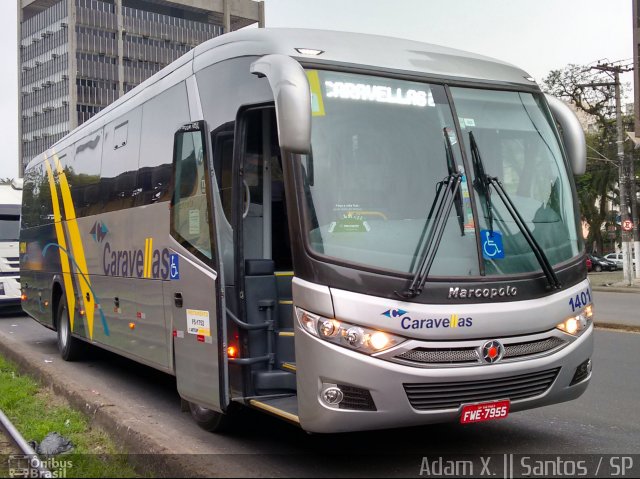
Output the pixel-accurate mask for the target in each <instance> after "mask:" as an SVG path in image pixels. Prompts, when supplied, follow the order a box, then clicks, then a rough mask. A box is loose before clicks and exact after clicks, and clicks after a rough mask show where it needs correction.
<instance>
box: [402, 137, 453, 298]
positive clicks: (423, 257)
mask: <svg viewBox="0 0 640 479" xmlns="http://www.w3.org/2000/svg"><path fill="white" fill-rule="evenodd" d="M448 139H449V137H448V135H447V132H446V131H445V150H447V167H448V170H449V175H448V176H447V177H446V178H444V179H443V180H442V181H439V182H438V183H437V185H436V196H435V198H434V199H433V202H432V203H431V208H430V209H429V214H428V215H427V221H426V222H425V224H424V228H423V229H422V234H421V235H420V239H419V240H418V244H417V246H416V251H415V253H414V255H413V256H414V261H413V262H412V263H411V266H410V269H413V266H414V264H415V259H416V258H417V257H418V254H419V253H420V251H422V253H421V254H420V262H419V265H418V267H417V269H416V272H415V274H414V275H413V279H412V280H411V285H410V286H409V288H408V289H406V290H405V291H400V292H399V291H396V292H395V293H396V294H397V295H398V296H400V297H401V298H403V299H408V298H415V297H416V296H418V295H420V294H421V293H422V288H423V287H424V283H425V281H426V280H427V277H428V276H429V271H430V270H431V265H432V264H433V261H434V259H435V257H436V252H437V251H438V246H439V245H440V242H441V241H442V235H443V234H444V230H445V227H446V225H447V219H448V218H449V214H450V213H451V208H452V207H453V204H454V202H456V201H457V198H460V209H459V210H458V207H457V206H456V210H458V211H459V218H460V220H461V221H462V198H461V197H460V196H459V194H458V193H459V191H460V183H461V182H462V173H458V172H456V168H455V162H454V161H453V152H452V151H451V143H450V142H449V141H448ZM450 153H451V157H449V154H450ZM432 218H433V223H432V222H431V219H432ZM429 226H431V228H430V229H429ZM461 229H462V231H463V232H464V225H463V224H462V225H461ZM427 231H428V233H427ZM425 235H426V238H425ZM423 244H424V246H423Z"/></svg>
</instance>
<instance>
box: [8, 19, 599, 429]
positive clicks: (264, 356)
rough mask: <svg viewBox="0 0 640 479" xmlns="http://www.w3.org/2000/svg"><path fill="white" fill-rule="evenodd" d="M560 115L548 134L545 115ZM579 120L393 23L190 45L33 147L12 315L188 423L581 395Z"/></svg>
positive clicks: (344, 418)
mask: <svg viewBox="0 0 640 479" xmlns="http://www.w3.org/2000/svg"><path fill="white" fill-rule="evenodd" d="M558 127H559V128H558ZM585 158H586V155H585V145H584V136H583V134H582V130H581V128H580V125H579V124H578V122H577V120H576V118H575V116H574V115H573V113H571V112H570V110H569V109H568V108H567V107H566V106H564V105H563V104H562V103H561V102H560V101H558V100H556V99H553V98H551V97H545V95H544V94H542V93H541V91H540V89H539V87H538V86H537V85H536V84H535V82H534V81H533V79H532V78H530V77H529V76H528V75H527V73H525V72H524V71H522V70H520V69H518V68H515V67H513V66H511V65H508V64H505V63H502V62H499V61H496V60H493V59H490V58H486V57H482V56H479V55H474V54H469V53H465V52H461V51H457V50H452V49H447V48H443V47H438V46H434V45H428V44H423V43H418V42H412V41H407V40H400V39H394V38H386V37H378V36H370V35H360V34H352V33H339V32H323V31H313V30H295V29H272V30H270V29H266V30H262V29H256V30H244V31H239V32H235V33H231V34H227V35H223V36H221V37H218V38H215V39H212V40H210V41H208V42H206V43H204V44H202V45H200V46H198V47H197V48H195V49H194V50H192V51H191V52H189V53H188V54H186V55H184V56H183V57H182V58H180V59H179V60H177V61H176V62H174V63H173V64H171V65H169V66H168V67H166V68H165V69H164V70H162V71H160V72H159V73H158V74H156V75H154V76H153V77H151V78H150V79H149V80H147V81H145V82H144V83H143V84H141V85H140V86H139V87H137V88H135V89H134V90H133V91H131V92H129V93H128V94H127V95H125V96H124V97H123V98H121V99H120V100H118V101H116V102H115V103H114V104H112V105H111V106H109V107H108V108H106V109H105V110H104V111H102V112H101V113H100V114H98V115H96V116H95V117H93V118H92V119H91V120H89V121H87V122H86V123H85V124H83V125H82V126H81V127H79V128H78V129H76V130H74V131H72V132H71V133H70V134H69V135H68V136H66V137H65V138H63V139H61V140H60V141H59V142H58V143H56V144H55V145H54V146H52V147H51V148H50V149H49V150H47V151H45V152H44V153H43V154H41V155H40V156H38V157H37V158H35V159H34V160H33V161H31V162H30V164H29V166H28V168H27V170H26V173H25V183H24V201H23V211H22V228H21V237H20V242H21V243H20V253H21V254H20V261H21V268H22V294H23V295H22V299H23V302H22V304H23V308H24V310H25V311H26V312H27V313H28V314H29V315H31V316H32V317H33V318H34V319H36V320H37V321H38V322H40V323H42V324H43V325H44V326H46V327H48V328H51V329H54V330H56V331H57V333H58V345H59V349H60V352H61V355H62V357H63V358H64V359H66V360H73V359H76V358H78V357H79V356H80V355H81V353H82V352H83V350H84V349H85V348H86V347H87V345H88V344H94V345H97V346H99V347H101V348H105V349H107V350H110V351H114V352H116V353H118V354H121V355H123V356H126V357H128V358H131V359H133V360H135V361H139V362H141V363H144V364H147V365H149V366H152V367H154V368H157V369H159V370H162V371H165V372H167V373H169V374H173V375H175V376H176V378H177V388H178V392H179V394H180V396H181V397H182V398H183V400H184V404H185V405H187V404H188V406H189V408H190V410H191V412H192V415H193V417H194V418H195V420H196V421H197V422H198V424H199V425H200V426H202V427H204V428H205V429H208V430H221V429H223V428H224V427H225V426H226V425H228V424H229V422H230V420H231V419H232V418H233V415H234V414H237V413H238V411H237V409H239V406H240V405H244V406H248V407H252V408H257V409H261V410H264V411H266V412H268V413H271V414H274V415H276V416H279V417H281V418H284V419H285V420H288V421H290V422H293V423H296V424H299V425H300V426H301V427H302V428H304V429H305V430H307V431H313V432H340V431H355V430H365V429H377V428H389V427H399V426H410V425H418V424H427V423H434V422H443V421H461V422H463V423H467V422H477V421H482V420H487V419H499V418H504V417H506V416H507V415H508V414H509V413H510V412H513V411H519V410H523V409H528V408H533V407H538V406H543V405H547V404H552V403H557V402H561V401H567V400H570V399H573V398H576V397H578V396H580V395H581V394H582V393H583V392H584V391H585V389H586V387H587V384H588V382H589V380H590V377H591V359H590V358H591V354H592V350H593V325H592V314H593V311H592V304H591V303H592V301H591V300H592V293H591V289H590V285H589V281H588V279H587V274H586V269H585V267H584V247H583V242H582V239H581V237H580V234H579V231H580V228H579V215H578V211H577V201H576V193H575V186H574V182H573V175H574V174H581V173H583V172H584V168H585V161H586V160H585Z"/></svg>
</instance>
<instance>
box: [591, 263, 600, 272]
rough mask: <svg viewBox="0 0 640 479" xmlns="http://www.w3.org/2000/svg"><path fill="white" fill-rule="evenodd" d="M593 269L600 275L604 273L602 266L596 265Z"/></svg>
mask: <svg viewBox="0 0 640 479" xmlns="http://www.w3.org/2000/svg"><path fill="white" fill-rule="evenodd" d="M593 269H594V270H595V272H596V273H599V272H600V271H602V266H600V265H599V264H597V265H595V266H594V267H593Z"/></svg>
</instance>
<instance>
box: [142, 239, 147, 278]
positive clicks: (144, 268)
mask: <svg viewBox="0 0 640 479" xmlns="http://www.w3.org/2000/svg"><path fill="white" fill-rule="evenodd" d="M148 259H149V238H145V239H144V259H143V261H142V277H143V278H146V277H147V260H148Z"/></svg>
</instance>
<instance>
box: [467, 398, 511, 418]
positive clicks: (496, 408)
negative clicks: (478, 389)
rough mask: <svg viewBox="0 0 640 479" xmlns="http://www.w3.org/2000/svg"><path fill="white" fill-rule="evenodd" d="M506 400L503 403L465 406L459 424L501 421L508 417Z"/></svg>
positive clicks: (494, 402)
mask: <svg viewBox="0 0 640 479" xmlns="http://www.w3.org/2000/svg"><path fill="white" fill-rule="evenodd" d="M510 403H511V401H509V400H508V399H506V400H503V401H493V402H483V403H478V404H466V405H464V406H463V407H462V413H461V414H460V422H461V423H462V424H467V423H470V422H482V421H491V420H493V419H503V418H505V417H507V416H508V415H509V405H510Z"/></svg>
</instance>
